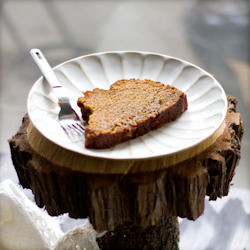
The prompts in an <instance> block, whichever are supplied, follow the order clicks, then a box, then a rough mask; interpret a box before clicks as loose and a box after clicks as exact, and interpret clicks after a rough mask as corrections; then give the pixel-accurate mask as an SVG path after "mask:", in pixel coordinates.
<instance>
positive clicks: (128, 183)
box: [9, 96, 243, 249]
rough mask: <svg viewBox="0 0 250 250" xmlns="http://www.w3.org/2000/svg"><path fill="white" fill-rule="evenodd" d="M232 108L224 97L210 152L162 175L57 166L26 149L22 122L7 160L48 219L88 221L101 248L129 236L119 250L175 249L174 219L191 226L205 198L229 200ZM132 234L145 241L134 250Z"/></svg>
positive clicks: (236, 145)
mask: <svg viewBox="0 0 250 250" xmlns="http://www.w3.org/2000/svg"><path fill="white" fill-rule="evenodd" d="M236 103H237V101H236V99H235V98H233V97H230V96H228V111H227V117H226V120H225V129H224V131H223V134H222V135H221V136H220V137H219V138H218V139H217V140H216V142H215V143H214V144H213V145H212V146H210V147H209V148H208V149H207V150H206V151H204V152H203V153H201V154H199V155H197V156H196V157H193V158H191V159H189V160H186V161H185V162H182V163H179V164H177V165H174V166H169V167H168V168H166V169H160V170H159V168H160V167H158V166H156V167H154V169H155V170H156V169H158V170H157V171H151V172H146V173H136V174H131V172H123V174H110V173H109V174H107V173H105V174H104V173H102V172H101V173H99V174H96V173H95V174H93V173H84V172H83V171H79V170H77V171H76V170H73V169H71V168H68V167H62V166H59V165H57V164H55V163H53V162H51V161H49V160H48V159H46V158H44V157H42V156H41V155H40V154H38V153H37V152H35V151H34V150H33V149H32V148H31V147H30V145H29V142H28V140H27V130H28V127H29V124H30V122H29V119H28V117H27V116H26V117H25V118H24V120H23V124H22V126H21V128H20V129H19V131H18V132H17V134H16V135H15V136H13V137H12V138H11V139H10V140H9V143H10V148H11V153H12V160H13V163H14V166H15V169H16V171H17V174H18V177H19V181H20V183H21V185H23V187H26V188H30V189H32V191H33V193H34V195H35V200H36V203H37V204H38V206H40V207H42V206H45V208H46V210H47V211H48V213H49V214H50V215H59V214H62V213H65V212H68V213H69V215H70V216H71V217H74V218H80V217H89V219H90V221H91V223H92V224H93V226H94V228H95V229H96V230H98V231H105V230H106V231H107V233H106V234H105V235H104V236H103V237H104V238H100V239H99V243H100V244H102V248H103V249H115V246H114V245H113V248H112V247H111V246H112V244H114V242H116V241H119V240H121V239H122V237H123V235H126V237H128V238H126V240H123V241H121V245H119V248H120V249H133V248H129V245H126V244H129V243H128V242H130V240H131V242H134V243H133V244H132V245H133V247H135V248H134V249H177V248H176V246H177V241H178V226H177V224H176V221H177V220H176V218H177V217H176V216H180V217H183V218H188V219H191V220H195V219H197V218H198V217H199V216H200V215H201V214H202V213H203V211H204V199H205V196H206V195H207V196H209V198H210V199H212V200H215V199H217V198H218V197H222V196H225V195H227V194H228V190H229V187H230V182H231V180H232V178H233V175H234V171H235V167H236V166H237V164H238V161H239V159H240V147H241V138H242V135H243V126H242V121H241V116H240V114H239V113H238V112H236V110H235V109H236ZM87 163H88V162H86V163H85V164H87ZM152 164H153V163H152ZM155 164H159V162H158V161H156V162H155ZM106 167H107V168H108V167H109V166H106ZM166 225H168V226H169V228H168V229H166V228H167V226H166ZM130 229H131V230H132V229H133V230H135V231H136V230H137V231H136V232H138V235H139V236H141V237H143V241H140V240H138V244H137V245H136V240H135V235H134V234H129V233H128V232H129V231H130ZM148 232H150V233H148ZM169 232H172V233H169ZM142 235H143V236H142ZM166 235H169V236H166ZM114 236H115V237H114ZM159 237H160V242H161V244H159ZM146 238H147V239H148V240H145V239H146ZM119 242H120V241H119ZM167 242H168V243H167ZM169 242H172V243H171V244H172V247H171V244H170V243H169ZM151 243H152V244H151ZM150 244H151V245H150ZM166 245H167V246H168V248H166ZM107 246H109V247H107ZM105 247H106V248H105ZM138 247H139V248H138ZM147 247H148V248H147Z"/></svg>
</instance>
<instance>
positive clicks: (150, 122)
mask: <svg viewBox="0 0 250 250" xmlns="http://www.w3.org/2000/svg"><path fill="white" fill-rule="evenodd" d="M78 106H79V107H80V108H81V112H82V117H83V119H84V120H85V121H86V122H87V126H86V129H85V147H86V148H96V149H101V148H109V147H111V146H114V145H116V144H118V143H120V142H124V141H127V140H129V139H131V138H135V137H138V136H140V135H143V134H145V133H147V132H148V131H150V130H152V129H156V128H159V127H160V126H162V125H163V124H164V123H166V122H170V121H173V120H175V119H176V118H178V117H179V116H180V115H181V114H182V113H183V112H184V111H185V110H186V109H187V98H186V95H185V94H184V93H183V92H182V91H180V90H178V89H176V88H174V87H172V86H169V85H164V84H163V83H160V82H155V81H151V80H147V79H145V80H139V79H129V80H119V81H117V82H115V83H113V84H112V85H111V87H110V89H109V90H104V89H98V88H96V89H94V90H93V91H87V92H85V93H84V96H83V97H79V99H78Z"/></svg>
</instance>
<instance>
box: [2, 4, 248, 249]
mask: <svg viewBox="0 0 250 250" xmlns="http://www.w3.org/2000/svg"><path fill="white" fill-rule="evenodd" d="M249 16H250V1H249V0H178V1H176V0H166V1H164V0H162V1H161V0H151V1H150V0H134V1H133V0H128V1H125V0H124V1H122V0H117V1H115V0H102V1H101V0H94V1H91V0H82V1H80V0H79V1H77V0H74V1H60V0H54V1H53V0H50V1H49V0H36V1H30V0H19V1H17V0H2V1H1V2H0V32H1V33H0V139H1V140H0V181H2V180H4V179H6V178H11V179H13V180H15V181H16V182H18V180H17V177H16V174H15V171H14V168H13V166H12V162H11V158H10V151H9V145H8V138H10V137H11V136H12V135H14V134H15V133H16V131H17V130H18V128H19V126H20V124H21V120H22V117H23V116H24V114H25V113H26V110H27V109H26V99H27V95H28V93H29V90H30V88H31V87H32V85H33V83H34V82H35V81H36V79H38V78H39V77H40V75H41V74H40V72H39V70H38V68H37V66H36V65H35V64H34V62H33V61H32V59H31V56H30V55H29V50H30V49H31V48H34V47H37V48H39V49H41V50H42V51H43V52H44V54H45V55H46V57H47V59H48V60H49V62H50V63H51V65H52V66H55V65H57V64H59V63H61V62H63V61H65V60H68V59H71V58H74V57H76V56H81V55H85V54H88V53H93V52H101V51H109V50H141V51H151V52H158V53H163V54H167V55H170V56H175V57H179V58H182V59H184V60H187V61H189V62H192V63H194V64H197V65H199V66H200V67H202V68H204V69H205V70H206V71H208V72H210V73H212V74H214V75H215V76H216V78H217V79H218V80H219V82H220V83H221V85H222V86H223V87H224V89H225V91H226V93H227V94H230V95H232V96H235V97H236V98H237V99H238V101H239V103H238V111H240V113H241V115H242V118H243V123H244V127H245V134H244V136H243V142H242V150H241V161H240V163H239V166H238V167H237V169H236V175H235V177H234V179H233V181H232V184H233V185H234V187H235V189H232V191H231V192H230V194H231V196H230V195H229V196H230V197H226V198H224V199H221V201H216V202H214V203H212V202H209V203H208V202H207V201H206V212H205V215H204V216H201V217H200V218H199V219H198V220H197V221H195V222H189V221H187V220H184V221H182V222H181V224H180V230H181V243H180V246H181V249H189V246H190V239H196V238H197V236H198V233H201V232H202V230H204V231H203V232H205V233H204V235H203V236H204V237H202V236H199V237H198V239H199V242H196V248H195V246H194V245H192V246H193V248H192V249H197V250H198V249H199V250H200V249H203V248H202V247H201V245H202V242H203V243H204V242H207V243H206V244H207V246H208V245H209V244H210V243H211V242H214V243H215V245H216V246H217V247H216V248H214V247H210V248H204V249H213V250H214V249H218V250H219V249H243V248H244V249H249V248H245V246H247V245H248V244H250V243H249V241H243V240H239V239H241V238H242V237H243V235H245V236H244V237H245V238H244V239H249V237H248V236H249V228H250V222H249V221H250V217H249V210H246V209H243V207H244V208H246V207H248V208H249V200H250V199H249V198H250V195H249V194H250V192H249V191H250V166H249V165H250V142H249V141H250V140H249V139H250V133H249V130H250V125H249V124H250V123H249V119H250V117H249V109H250V20H249ZM243 189H245V190H244V191H242V192H241V191H239V190H243ZM228 198H229V200H227V199H228ZM243 201H245V203H244V202H243ZM221 202H224V203H223V204H227V205H225V206H224V205H221V204H222V203H221ZM242 202H243V203H244V204H243V203H242ZM213 204H214V205H213ZM242 204H243V205H242ZM212 206H213V208H212ZM215 206H217V209H216V207H215ZM223 206H224V207H223ZM242 206H243V207H242ZM222 207H223V209H222ZM220 209H222V210H220ZM219 210H220V211H221V212H220V213H219ZM236 211H237V213H236ZM246 211H248V212H246ZM232 214H233V215H234V214H235V216H238V217H240V218H241V220H237V223H238V224H237V226H236V224H235V223H236V221H235V220H232ZM211 218H213V222H211ZM220 222H221V223H220ZM193 223H194V224H193ZM209 223H212V224H209ZM225 223H226V224H225ZM219 224H220V226H219V227H218V225H219ZM194 225H195V226H194ZM224 225H227V227H224ZM237 228H239V230H238V231H237V232H236V231H235V230H237ZM245 228H247V229H246V230H245ZM210 229H211V230H215V231H213V232H215V233H213V235H214V236H213V237H214V238H213V241H210V240H211V239H212V238H211V237H208V236H207V235H208V234H207V233H208V232H209V230H210ZM216 229H217V231H216ZM230 230H231V231H230ZM244 230H245V231H244ZM247 230H248V231H247ZM188 232H189V234H187V233H188ZM244 232H245V234H244ZM236 234H237V235H238V236H237V237H238V238H237V240H236V238H234V240H232V239H233V235H236ZM246 234H247V235H246ZM199 235H200V234H199ZM221 237H222V238H221ZM208 241H210V243H209V242H208ZM246 242H248V243H246ZM185 243H186V245H185ZM231 243H232V244H231ZM239 243H242V244H243V245H242V246H244V247H242V248H238V246H239ZM228 244H231V246H232V248H229V247H228V246H229V245H228ZM185 246H186V248H185ZM210 246H211V245H210ZM235 246H237V247H236V248H235ZM248 246H249V245H248ZM249 247H250V246H249Z"/></svg>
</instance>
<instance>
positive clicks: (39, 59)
mask: <svg viewBox="0 0 250 250" xmlns="http://www.w3.org/2000/svg"><path fill="white" fill-rule="evenodd" d="M30 54H31V56H32V58H33V59H34V61H35V62H36V64H37V66H38V67H39V69H40V70H41V72H42V74H43V76H44V77H45V78H46V80H47V82H48V83H49V85H50V87H51V88H52V89H53V91H54V93H55V95H56V96H57V98H58V104H59V106H60V107H61V109H60V112H59V114H58V120H59V123H60V125H61V127H62V128H63V130H64V131H65V132H66V133H67V134H68V135H83V134H84V126H83V125H82V123H81V120H80V118H79V116H78V115H77V113H76V112H75V111H74V110H73V108H72V107H71V104H70V100H69V98H68V96H67V94H66V91H65V90H64V88H63V86H62V85H61V84H60V82H59V81H58V79H57V77H56V75H55V73H54V71H53V70H52V68H51V67H50V65H49V63H48V61H47V60H46V58H45V57H44V55H43V53H42V52H41V51H40V50H39V49H32V50H31V51H30Z"/></svg>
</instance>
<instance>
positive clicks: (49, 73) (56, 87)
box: [30, 49, 68, 102]
mask: <svg viewBox="0 0 250 250" xmlns="http://www.w3.org/2000/svg"><path fill="white" fill-rule="evenodd" d="M30 54H31V56H32V58H33V60H34V61H35V62H36V64H37V66H38V67H39V69H40V70H41V72H42V74H43V76H44V77H45V78H46V80H47V82H48V83H49V85H50V87H51V88H52V89H53V91H54V93H55V95H56V96H57V98H58V99H59V102H62V101H64V100H68V97H67V94H66V92H65V90H64V88H63V86H62V85H61V84H60V82H59V81H58V79H57V77H56V75H55V73H54V71H53V69H52V68H51V66H50V65H49V63H48V61H47V60H46V58H45V56H44V55H43V53H42V52H41V51H40V50H39V49H32V50H30Z"/></svg>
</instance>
